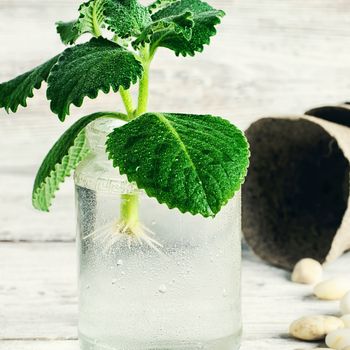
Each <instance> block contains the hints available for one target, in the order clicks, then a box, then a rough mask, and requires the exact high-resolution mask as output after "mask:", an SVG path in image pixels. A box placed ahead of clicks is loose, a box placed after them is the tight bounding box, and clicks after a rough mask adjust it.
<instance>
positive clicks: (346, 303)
mask: <svg viewBox="0 0 350 350" xmlns="http://www.w3.org/2000/svg"><path fill="white" fill-rule="evenodd" d="M340 312H341V313H342V315H347V314H350V292H348V293H346V295H345V296H344V297H343V299H342V300H341V301H340Z"/></svg>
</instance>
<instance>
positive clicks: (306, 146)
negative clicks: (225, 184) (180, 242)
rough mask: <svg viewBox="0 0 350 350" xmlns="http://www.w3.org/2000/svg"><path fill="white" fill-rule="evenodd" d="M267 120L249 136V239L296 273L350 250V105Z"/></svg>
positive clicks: (246, 193) (246, 224)
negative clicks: (308, 261) (304, 262)
mask: <svg viewBox="0 0 350 350" xmlns="http://www.w3.org/2000/svg"><path fill="white" fill-rule="evenodd" d="M307 114H313V115H317V116H318V117H313V116H309V115H304V116H291V117H280V118H263V119H260V120H258V121H257V122H255V123H253V124H252V125H251V126H250V127H249V128H248V130H247V137H248V140H249V142H250V145H251V153H252V156H251V166H250V171H249V174H248V177H247V180H246V184H245V186H244V188H243V233H244V236H245V238H246V241H247V243H248V244H249V245H250V246H251V247H252V249H253V250H254V252H255V253H256V254H257V255H258V256H260V257H261V258H262V259H264V260H266V261H268V262H269V263H271V264H273V265H276V266H279V267H283V268H285V269H289V270H290V269H292V268H293V266H294V264H295V263H296V262H297V261H299V260H300V259H302V258H305V257H310V258H314V259H316V260H318V261H320V262H321V263H325V262H330V261H333V260H335V259H336V258H338V257H339V256H340V255H342V254H343V253H344V252H345V251H347V250H349V249H350V199H349V194H350V187H349V184H350V182H349V179H350V174H349V170H350V166H349V162H350V128H349V127H348V126H350V105H348V104H344V105H341V106H328V107H324V108H317V109H313V110H310V111H308V112H307Z"/></svg>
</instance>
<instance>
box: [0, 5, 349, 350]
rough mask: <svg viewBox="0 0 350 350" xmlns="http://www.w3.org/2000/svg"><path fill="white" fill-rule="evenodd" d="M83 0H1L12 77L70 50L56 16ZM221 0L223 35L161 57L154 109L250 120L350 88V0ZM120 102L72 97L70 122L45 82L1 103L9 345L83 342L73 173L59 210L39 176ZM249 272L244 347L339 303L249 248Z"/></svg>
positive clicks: (5, 68)
mask: <svg viewBox="0 0 350 350" xmlns="http://www.w3.org/2000/svg"><path fill="white" fill-rule="evenodd" d="M78 3H79V2H78V1H76V0H74V1H72V0H70V1H69V0H47V1H44V0H0V67H1V68H0V81H5V80H7V79H10V78H12V77H14V76H16V75H17V74H20V73H22V72H24V71H26V70H28V69H30V68H32V67H33V66H35V65H38V64H40V63H41V62H43V61H44V60H46V59H48V58H50V57H52V56H53V55H55V54H57V53H58V52H60V51H62V50H63V49H64V47H63V46H62V45H61V44H60V42H59V39H58V37H57V35H56V33H55V29H54V25H53V24H54V22H55V21H56V20H69V19H72V18H74V17H75V15H76V8H77V6H78ZM211 3H212V4H214V5H215V4H216V5H217V6H221V7H224V8H225V10H226V11H227V13H228V16H227V17H226V18H225V20H224V24H223V25H222V27H221V28H220V31H219V35H218V36H217V37H216V38H215V39H214V40H213V43H212V46H211V47H210V48H207V49H206V51H205V53H204V54H203V55H198V56H197V57H196V58H194V59H192V58H188V59H181V60H179V59H176V58H175V57H174V56H173V54H172V53H170V52H168V51H165V50H164V51H162V52H161V53H160V55H159V57H158V58H157V59H156V60H155V62H154V64H153V72H152V77H151V79H152V81H151V83H152V87H151V93H152V95H151V96H152V97H151V101H150V108H151V109H153V110H161V111H178V112H184V111H186V112H194V113H201V112H205V113H208V112H209V113H213V114H218V115H222V116H225V117H227V118H229V119H231V120H232V121H233V122H235V123H236V124H237V125H239V126H240V127H242V128H246V127H247V126H248V125H249V124H250V123H251V122H252V121H253V120H255V119H256V118H258V117H261V116H268V115H278V114H282V115H283V114H298V113H302V112H303V111H305V110H306V109H308V108H310V107H314V106H318V105H323V104H329V103H338V102H342V101H345V100H349V99H350V42H349V38H350V1H349V0H308V1H306V0H235V1H229V0H221V1H218V0H212V1H211ZM120 108H121V104H120V100H119V99H118V98H117V97H116V96H115V95H113V94H111V95H103V94H101V95H100V96H99V98H98V99H97V100H95V101H91V100H86V103H85V104H84V108H83V109H80V110H78V109H76V108H72V113H71V117H69V118H68V121H67V123H65V124H62V123H60V122H59V121H58V120H57V117H55V116H54V115H52V114H51V113H50V110H49V106H48V102H47V101H46V100H45V92H44V90H43V91H40V92H38V93H37V94H36V96H35V98H34V99H32V100H30V102H29V108H27V109H23V108H20V110H19V113H17V114H16V115H15V116H14V115H11V116H7V115H6V113H5V112H4V111H0V193H1V197H0V223H1V225H0V241H1V244H0V349H1V350H3V349H4V350H5V349H6V350H12V349H16V350H17V349H18V350H19V349H20V350H26V349H36V350H41V349H45V350H51V349H59V350H70V349H76V348H77V342H76V329H75V325H76V289H75V255H74V243H73V241H74V235H75V233H74V225H75V223H74V200H73V187H72V182H71V181H68V182H67V183H66V184H65V185H64V186H62V191H61V192H60V193H59V195H58V197H57V200H56V202H55V205H54V206H53V209H52V213H51V214H43V213H39V212H35V211H34V210H33V209H32V208H31V202H30V197H31V187H32V183H33V179H34V176H35V172H36V170H37V168H38V166H39V164H40V162H41V160H42V158H43V156H44V155H45V154H46V152H47V150H48V148H49V147H50V146H51V145H52V144H53V143H54V141H55V140H56V139H57V137H58V136H59V135H60V134H61V133H62V132H63V130H65V129H66V128H67V127H68V126H69V125H70V123H72V122H73V121H75V120H77V118H78V117H80V116H83V115H85V114H87V113H90V112H93V111H98V110H115V109H120ZM349 262H350V260H349V256H348V257H345V258H343V260H340V261H339V262H338V263H337V264H335V265H333V266H331V267H330V268H329V271H328V273H329V274H332V273H344V272H347V271H345V269H346V268H345V265H347V266H349ZM244 273H245V274H244V286H243V291H244V307H245V325H246V333H245V342H244V345H243V349H244V350H248V349H249V350H252V349H257V348H258V349H263V350H264V349H266V350H274V349H276V350H277V349H286V350H287V349H288V350H292V349H296V348H298V347H300V348H301V347H303V346H300V345H298V344H297V343H295V342H293V341H290V340H289V339H287V337H286V329H287V325H288V323H289V322H290V321H292V320H293V318H294V317H297V316H301V315H303V313H304V314H305V313H315V312H316V313H317V312H319V311H320V310H323V311H325V312H329V313H334V311H335V309H336V306H335V303H326V304H324V303H323V304H320V303H319V302H317V301H315V300H313V299H312V298H311V297H309V294H310V290H309V289H308V288H307V287H305V288H304V287H300V286H295V285H292V284H290V283H288V282H287V280H286V277H287V275H286V274H285V273H284V272H283V271H280V270H277V269H273V268H270V267H268V266H266V265H264V264H262V263H261V262H260V261H258V260H257V259H255V258H254V257H252V255H251V253H249V252H246V253H245V262H244ZM305 347H307V346H305ZM309 347H310V346H309ZM311 347H312V346H311Z"/></svg>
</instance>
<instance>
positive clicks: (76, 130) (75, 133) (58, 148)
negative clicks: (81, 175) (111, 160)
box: [32, 112, 123, 211]
mask: <svg viewBox="0 0 350 350" xmlns="http://www.w3.org/2000/svg"><path fill="white" fill-rule="evenodd" d="M108 117H109V118H111V117H112V118H120V119H123V115H122V114H118V113H109V112H101V113H95V114H91V115H88V116H86V117H83V118H81V119H79V120H78V121H77V122H76V123H75V124H73V125H72V126H71V127H70V128H69V129H68V130H67V131H66V132H65V133H64V134H63V135H62V136H61V137H60V139H59V140H58V141H57V142H56V143H55V145H54V146H53V147H52V148H51V150H50V151H49V153H48V154H47V156H46V157H45V159H44V161H43V162H42V164H41V166H40V169H39V171H38V173H37V176H36V179H35V183H34V188H33V196H32V202H33V206H34V207H35V208H36V209H39V210H42V211H48V210H49V207H50V205H51V202H52V199H53V198H54V197H55V192H56V191H57V190H58V189H59V186H60V184H61V183H62V182H64V180H65V178H66V177H67V176H70V174H71V172H72V170H74V169H75V168H76V167H77V165H78V164H79V163H80V162H81V160H82V159H84V158H85V157H86V155H87V154H88V153H89V149H88V147H87V144H86V139H85V130H84V129H85V127H86V126H87V125H88V124H90V123H91V122H92V121H94V120H95V119H97V118H108Z"/></svg>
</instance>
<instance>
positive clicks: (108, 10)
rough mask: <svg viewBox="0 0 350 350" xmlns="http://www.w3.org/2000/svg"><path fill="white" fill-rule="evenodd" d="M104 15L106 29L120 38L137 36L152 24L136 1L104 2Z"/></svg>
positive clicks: (148, 14) (145, 11) (145, 8)
mask: <svg viewBox="0 0 350 350" xmlns="http://www.w3.org/2000/svg"><path fill="white" fill-rule="evenodd" d="M104 15H105V22H106V24H107V26H108V29H110V30H111V31H113V32H114V33H115V34H117V35H118V36H119V37H120V38H127V37H130V36H138V35H139V34H140V33H141V32H142V31H143V30H144V29H145V28H146V27H147V26H148V25H149V24H151V22H152V20H151V15H150V13H149V12H148V9H147V7H145V6H142V5H141V4H140V3H139V2H138V0H106V2H105V12H104Z"/></svg>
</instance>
